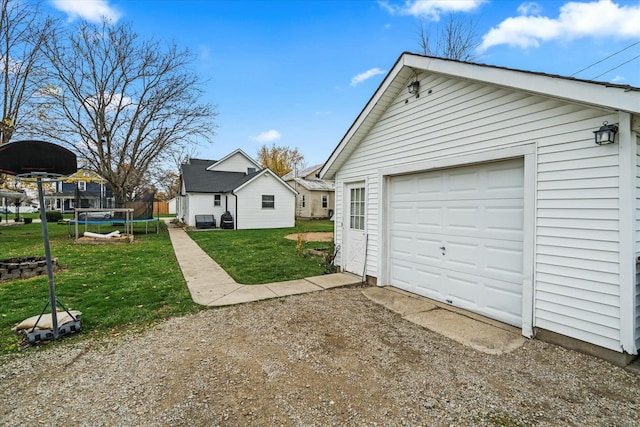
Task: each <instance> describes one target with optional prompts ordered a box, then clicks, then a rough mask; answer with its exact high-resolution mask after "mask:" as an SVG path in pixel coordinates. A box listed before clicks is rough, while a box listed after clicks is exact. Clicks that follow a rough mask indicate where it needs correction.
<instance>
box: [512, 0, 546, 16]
mask: <svg viewBox="0 0 640 427" xmlns="http://www.w3.org/2000/svg"><path fill="white" fill-rule="evenodd" d="M541 13H542V6H540V5H539V4H538V3H535V2H527V3H522V4H521V5H520V6H518V14H520V15H540V14H541Z"/></svg>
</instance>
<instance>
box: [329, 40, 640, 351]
mask: <svg viewBox="0 0 640 427" xmlns="http://www.w3.org/2000/svg"><path fill="white" fill-rule="evenodd" d="M603 123H604V124H606V125H607V126H608V125H614V124H615V125H616V127H617V134H616V135H615V138H614V142H613V143H610V144H603V145H599V144H596V142H595V137H594V135H595V133H594V132H595V131H598V130H600V128H601V127H603ZM639 134H640V88H636V87H631V86H627V85H616V84H609V83H602V82H593V81H584V80H578V79H574V78H567V77H562V76H555V75H548V74H543V73H534V72H528V71H521V70H513V69H506V68H501V67H492V66H486V65H481V64H472V63H465V62H461V61H453V60H446V59H440V58H434V57H427V56H421V55H415V54H410V53H404V54H402V55H401V56H400V57H399V59H398V60H397V62H396V63H395V65H394V66H393V68H392V69H391V71H390V72H389V73H388V75H387V76H386V77H385V79H384V80H383V81H382V83H381V84H380V87H379V88H378V89H377V91H376V92H375V93H374V94H373V96H372V97H371V99H370V100H369V102H368V103H367V104H366V105H365V106H364V109H363V110H362V112H361V113H360V115H359V116H358V117H357V118H356V119H355V121H354V123H353V124H352V125H351V127H350V128H349V130H348V131H347V133H346V134H345V136H344V137H343V138H342V140H341V141H340V142H339V144H338V145H337V147H336V148H335V150H334V151H333V153H332V154H331V156H330V157H329V159H328V160H327V162H326V164H325V165H324V166H323V168H322V171H321V172H320V177H321V178H325V179H332V180H335V188H336V216H335V217H336V227H335V243H336V244H337V245H341V251H340V253H339V254H338V258H337V260H336V262H337V264H338V265H340V266H341V267H342V269H343V270H346V271H349V272H353V273H356V274H359V275H364V276H366V277H367V278H368V279H369V280H370V281H371V282H374V283H377V285H378V286H388V285H391V286H394V287H397V288H400V289H403V290H406V291H409V292H412V293H415V294H419V295H422V296H426V297H429V298H432V299H434V300H437V301H439V302H441V303H444V304H449V305H451V306H455V307H459V308H463V309H466V310H470V311H472V312H475V313H479V314H481V315H484V316H487V317H490V318H492V319H497V320H499V321H502V322H505V323H507V324H510V325H514V326H516V327H518V328H520V329H521V331H522V334H523V335H525V336H527V337H534V336H535V337H539V338H543V339H546V340H550V341H553V342H560V343H563V344H564V345H567V346H570V347H573V348H576V349H580V350H583V351H587V352H590V353H595V354H607V357H610V358H611V359H615V360H616V361H617V362H619V363H626V361H628V360H629V358H630V357H632V356H633V355H637V354H638V349H639V347H640V268H639V261H638V260H639V258H638V257H639V255H640V180H639V178H638V177H639V176H640V137H639Z"/></svg>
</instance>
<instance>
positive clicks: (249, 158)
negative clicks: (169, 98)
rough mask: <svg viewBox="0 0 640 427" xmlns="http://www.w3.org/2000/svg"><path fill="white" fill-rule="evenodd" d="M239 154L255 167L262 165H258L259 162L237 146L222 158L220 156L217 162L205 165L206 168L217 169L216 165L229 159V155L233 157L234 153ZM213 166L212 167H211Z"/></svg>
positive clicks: (258, 167) (259, 167)
mask: <svg viewBox="0 0 640 427" xmlns="http://www.w3.org/2000/svg"><path fill="white" fill-rule="evenodd" d="M238 153H239V154H241V155H243V156H244V157H246V158H247V160H249V161H250V162H251V163H253V164H254V165H255V166H256V169H261V168H262V166H260V163H258V162H256V161H255V160H254V159H252V158H251V157H250V156H249V155H248V154H247V153H245V152H244V151H242V150H241V149H240V148H238V149H237V150H235V151H233V152H231V153H230V154H227V155H226V156H224V157H223V158H221V159H220V160H218V161H217V162H215V163H214V164H212V165H211V166H209V167H207V170H215V169H218V166H219V165H220V164H221V163H224V161H225V160H227V159H229V158H230V157H233V156H234V155H235V154H238ZM212 168H213V169H212Z"/></svg>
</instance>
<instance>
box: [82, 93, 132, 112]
mask: <svg viewBox="0 0 640 427" xmlns="http://www.w3.org/2000/svg"><path fill="white" fill-rule="evenodd" d="M107 100H108V101H109V103H108V104H107V105H106V107H105V111H106V112H107V113H115V112H116V111H122V110H124V109H126V108H132V107H134V106H135V105H134V103H133V99H132V98H130V97H128V96H122V94H119V93H114V94H108V93H107V94H105V95H104V99H103V100H98V99H97V98H96V97H95V96H91V97H89V98H87V99H86V100H85V102H86V104H87V105H89V106H91V107H92V108H95V109H97V108H99V107H100V103H101V102H104V101H107Z"/></svg>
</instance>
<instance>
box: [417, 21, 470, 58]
mask: <svg viewBox="0 0 640 427" xmlns="http://www.w3.org/2000/svg"><path fill="white" fill-rule="evenodd" d="M434 32H435V42H434V37H433V36H434V34H433V33H434ZM418 45H419V46H420V50H421V53H422V54H424V55H429V56H438V57H441V58H448V59H456V60H459V61H474V60H476V59H477V54H476V49H477V48H478V46H480V37H479V36H478V31H477V25H476V23H475V22H474V21H473V20H472V19H470V18H469V19H463V18H458V17H456V16H454V15H449V16H448V18H447V19H446V21H445V22H444V23H442V25H440V26H438V25H435V26H433V27H430V26H429V25H428V24H425V22H424V20H421V21H420V22H419V28H418Z"/></svg>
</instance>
